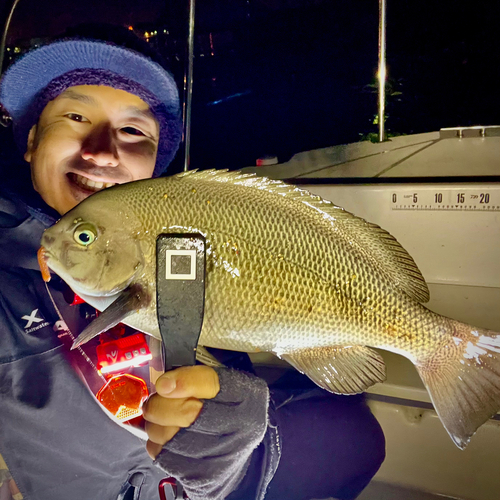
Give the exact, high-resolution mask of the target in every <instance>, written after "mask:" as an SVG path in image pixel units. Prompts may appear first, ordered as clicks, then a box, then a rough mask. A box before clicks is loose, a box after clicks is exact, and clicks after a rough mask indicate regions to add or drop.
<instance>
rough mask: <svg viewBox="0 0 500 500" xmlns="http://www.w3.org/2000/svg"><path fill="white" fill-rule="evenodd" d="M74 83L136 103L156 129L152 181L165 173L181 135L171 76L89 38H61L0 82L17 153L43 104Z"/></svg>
mask: <svg viewBox="0 0 500 500" xmlns="http://www.w3.org/2000/svg"><path fill="white" fill-rule="evenodd" d="M76 85H105V86H107V87H112V88H115V89H119V90H124V91H126V92H129V93H130V94H134V95H136V96H137V97H139V98H140V99H142V100H143V101H144V102H145V103H146V104H147V105H148V106H149V108H150V110H151V112H152V113H153V115H154V116H155V118H156V119H157V120H158V124H159V129H160V139H159V144H158V153H157V158H156V166H155V170H154V172H153V177H158V176H159V175H161V174H162V173H163V172H164V171H165V170H166V169H167V167H168V165H169V164H170V162H171V161H172V159H173V157H174V155H175V153H176V151H177V149H178V147H179V143H180V139H181V131H182V126H181V125H182V122H181V119H180V104H179V95H178V91H177V86H176V84H175V81H174V79H173V77H172V75H171V74H170V73H168V72H167V71H165V69H163V68H162V67H161V66H160V65H159V64H157V63H155V62H153V61H151V60H150V59H148V58H147V57H145V56H144V55H142V54H139V53H137V52H135V51H132V50H130V49H125V48H123V47H119V46H116V45H112V44H109V43H103V42H96V41H90V40H65V41H61V42H56V43H52V44H49V45H46V46H44V47H41V48H39V49H36V50H34V51H31V52H29V53H28V54H26V55H25V56H24V57H23V58H21V59H20V60H19V61H17V62H16V63H14V64H13V65H12V66H11V67H10V68H9V70H8V71H7V72H6V73H5V75H4V77H3V78H2V80H1V81H0V103H1V105H2V107H3V108H4V110H5V111H7V112H8V114H9V115H10V117H11V118H12V122H13V127H14V137H15V140H16V143H17V146H18V148H19V149H20V151H21V152H24V150H25V149H26V144H27V138H28V133H29V130H30V129H31V127H32V126H33V125H35V124H36V123H37V121H38V118H39V117H40V114H41V113H42V111H43V109H44V108H45V106H46V105H47V104H48V103H49V102H50V101H51V100H53V99H55V98H56V97H57V96H58V95H59V94H61V93H62V92H64V91H65V90H66V89H68V88H69V87H73V86H76Z"/></svg>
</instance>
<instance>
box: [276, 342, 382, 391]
mask: <svg viewBox="0 0 500 500" xmlns="http://www.w3.org/2000/svg"><path fill="white" fill-rule="evenodd" d="M280 357H281V358H282V359H284V360H285V361H288V363H290V364H291V365H292V366H293V367H294V368H296V369H297V370H299V372H301V373H303V374H305V375H307V376H308V377H309V378H310V379H311V380H312V381H313V382H315V383H316V384H318V385H319V386H320V387H322V388H323V389H326V390H327V391H330V392H334V393H336V394H359V393H360V392H364V391H365V390H366V389H368V387H371V386H372V385H373V384H376V383H377V382H384V381H385V364H384V360H383V359H382V357H381V356H380V354H378V353H377V352H376V351H374V350H373V349H370V348H369V347H364V346H359V345H358V346H347V347H346V346H328V347H316V348H311V349H301V350H298V351H294V352H291V353H288V354H281V355H280Z"/></svg>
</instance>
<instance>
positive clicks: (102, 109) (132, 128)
mask: <svg viewBox="0 0 500 500" xmlns="http://www.w3.org/2000/svg"><path fill="white" fill-rule="evenodd" d="M0 103H1V105H2V110H3V114H4V118H5V117H7V118H9V119H10V121H11V123H12V125H13V127H12V131H13V138H14V140H15V142H16V143H17V146H18V149H19V152H21V153H22V155H23V156H24V160H25V161H26V162H27V163H25V164H24V165H22V164H17V165H15V167H14V166H13V165H9V166H8V167H7V168H8V170H9V173H10V177H11V178H15V177H16V175H15V174H16V172H17V174H18V176H19V178H20V179H21V178H23V175H22V174H23V171H24V170H25V169H27V168H28V167H29V169H30V172H31V181H32V182H31V183H29V182H25V183H24V184H23V183H22V182H17V183H15V182H14V183H13V184H12V186H9V185H7V183H3V184H2V185H1V186H0V191H1V192H0V282H1V283H2V287H1V288H0V380H1V381H2V390H1V391H0V421H1V425H0V497H1V498H2V499H5V498H13V499H15V500H19V499H22V498H26V499H28V498H33V499H35V498H36V499H40V500H48V499H50V500H57V499H68V498H69V499H71V500H79V499H82V500H83V499H89V498H92V499H103V500H129V499H130V500H132V499H136V500H137V499H144V500H156V499H157V498H159V496H158V495H159V493H158V491H159V484H160V482H161V480H162V479H163V478H164V477H165V475H173V476H175V477H177V478H179V479H181V480H182V484H183V485H184V487H185V488H186V490H187V491H188V492H189V495H190V497H191V498H192V499H193V500H196V499H201V498H204V499H205V498H206V499H214V500H219V499H222V498H224V497H226V496H227V495H228V494H229V493H231V492H232V491H233V490H235V489H236V487H237V485H238V483H239V482H240V481H241V479H242V477H243V476H244V474H245V472H246V470H247V467H248V460H249V457H250V455H251V453H252V451H253V450H254V449H255V448H256V447H257V446H258V445H259V444H260V443H261V441H262V439H263V438H264V435H265V433H266V431H267V422H268V421H267V410H268V399H269V391H268V389H267V386H266V384H265V383H264V382H263V381H261V380H259V379H257V378H255V377H251V376H249V375H244V374H239V373H236V372H231V371H229V370H222V369H220V370H218V371H215V370H213V369H212V368H208V367H205V366H195V367H186V368H183V369H178V370H174V371H172V372H169V373H168V374H165V375H164V376H162V377H160V378H159V379H158V381H157V385H156V390H157V392H156V394H154V395H153V396H151V397H150V398H149V400H148V401H147V403H146V404H145V406H144V418H145V420H146V432H147V434H148V437H149V440H148V442H147V443H144V442H141V441H140V440H138V439H137V437H136V436H135V435H134V434H132V433H130V432H128V431H127V430H124V429H123V428H121V427H119V426H117V425H116V423H114V422H113V421H112V420H111V419H110V418H108V416H107V415H106V413H105V412H104V411H103V410H102V409H101V408H100V406H99V404H98V402H97V400H96V398H95V397H94V395H93V393H92V392H91V391H89V390H88V389H87V388H86V387H89V388H91V389H92V390H93V391H94V393H95V392H96V391H97V390H98V389H99V388H100V387H101V386H102V385H103V380H102V376H100V375H99V373H98V372H97V370H96V368H95V364H94V361H92V359H94V358H95V353H96V345H89V346H88V347H86V349H87V353H86V354H85V355H83V356H82V354H81V353H80V352H78V351H70V343H68V342H67V341H65V338H68V337H70V336H72V335H73V334H75V336H76V335H77V334H78V333H79V332H80V331H81V330H82V329H83V328H84V327H85V326H86V324H87V323H88V319H86V318H91V317H92V316H93V314H94V313H95V311H93V310H92V308H90V307H89V306H86V305H80V306H78V305H76V306H70V305H69V304H68V302H67V301H66V300H65V296H66V297H67V296H68V293H67V292H68V289H67V288H65V285H64V283H62V282H61V281H60V280H59V279H57V277H54V279H53V280H52V281H51V283H50V287H51V289H50V294H48V293H47V290H45V289H44V285H43V282H42V281H41V278H40V272H39V269H37V267H38V266H37V261H36V251H37V247H38V246H39V242H40V238H41V235H42V233H43V231H44V229H45V228H46V227H48V226H50V225H51V224H53V223H54V222H55V220H57V218H58V217H59V215H61V214H64V213H66V212H67V211H69V210H70V209H72V208H73V207H75V206H76V205H77V204H78V203H79V202H80V201H82V200H84V199H85V198H87V197H88V196H90V195H92V194H93V193H95V192H96V191H99V190H101V189H106V188H108V187H111V186H114V185H115V184H121V183H125V182H132V181H136V180H140V179H147V178H151V177H157V176H159V175H161V173H162V172H164V171H165V169H166V168H167V166H168V164H169V163H170V161H171V160H172V158H173V156H174V154H175V152H176V150H177V148H178V145H179V141H180V135H181V121H180V118H179V115H180V107H179V97H178V92H177V88H176V85H175V82H174V80H173V78H172V76H171V75H170V74H169V73H168V72H167V71H165V70H164V69H163V68H162V67H161V66H160V65H159V64H157V63H155V62H153V61H152V60H150V59H148V58H147V57H145V56H143V55H142V54H141V53H139V52H136V51H134V50H129V49H125V48H123V47H121V46H118V45H114V44H111V43H104V42H99V41H95V40H87V39H86V40H82V39H78V40H76V39H73V40H64V41H58V42H55V43H52V44H49V45H46V46H44V47H42V48H40V49H37V50H34V51H32V52H30V53H28V54H27V55H25V56H24V57H23V58H21V59H20V60H19V61H17V62H16V63H15V64H14V65H13V66H11V67H10V68H9V70H8V71H7V73H6V74H5V75H4V76H3V78H2V80H1V81H0ZM28 164H29V165H28ZM6 177H8V176H6ZM52 299H54V301H55V302H54V303H53V302H52ZM70 300H71V296H70ZM96 384H97V385H96ZM206 401H210V405H208V404H207V403H206ZM228 403H230V404H231V405H232V408H233V411H232V416H231V419H228V418H225V417H224V416H225V415H226V410H225V408H226V405H227V404H228ZM183 428H189V430H190V432H189V433H188V434H182V432H180V431H181V429H183ZM207 429H210V434H209V436H208V437H207ZM219 434H220V435H219ZM214 438H216V440H215V441H214ZM167 445H171V446H172V447H173V449H172V450H167V449H166V447H167ZM221 453H222V457H221ZM155 458H156V459H157V460H156V462H153V460H154V459H155ZM152 459H153V460H152Z"/></svg>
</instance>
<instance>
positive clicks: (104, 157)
mask: <svg viewBox="0 0 500 500" xmlns="http://www.w3.org/2000/svg"><path fill="white" fill-rule="evenodd" d="M81 155H82V158H83V159H84V160H87V161H90V162H92V163H94V164H96V165H97V166H99V167H117V166H118V163H119V157H118V149H117V147H116V143H115V134H114V131H113V130H112V128H111V127H110V126H109V125H102V126H100V127H97V128H95V129H94V130H92V132H91V133H90V134H89V135H88V136H87V137H86V138H85V140H84V141H83V143H82V149H81Z"/></svg>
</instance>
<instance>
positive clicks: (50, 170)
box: [24, 85, 160, 214]
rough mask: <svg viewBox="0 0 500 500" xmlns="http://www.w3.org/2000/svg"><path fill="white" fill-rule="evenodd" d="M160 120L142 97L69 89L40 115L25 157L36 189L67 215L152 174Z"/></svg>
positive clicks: (102, 89) (88, 88)
mask: <svg viewBox="0 0 500 500" xmlns="http://www.w3.org/2000/svg"><path fill="white" fill-rule="evenodd" d="M159 133H160V131H159V126H158V121H157V120H156V118H155V117H154V115H153V114H152V113H151V111H150V109H149V106H148V105H147V104H146V103H145V102H144V101H143V100H142V99H140V98H139V97H137V96H135V95H133V94H130V93H128V92H125V91H124V90H117V89H114V88H111V87H105V86H97V85H79V86H75V87H71V88H69V89H67V90H65V91H64V92H62V93H61V94H60V95H58V96H57V97H56V98H55V99H54V100H52V101H50V102H49V103H48V104H47V106H46V107H45V108H44V110H43V111H42V114H41V115H40V118H39V120H38V123H37V124H36V125H33V127H32V128H31V130H30V132H29V136H28V144H27V151H26V153H25V155H24V158H25V160H26V161H27V162H29V163H30V164H31V170H32V179H33V185H34V187H35V189H36V190H37V191H38V192H39V193H43V194H45V201H46V203H47V204H48V205H50V206H51V207H52V208H54V209H55V210H57V211H58V212H59V213H61V214H63V213H65V212H67V211H68V210H70V209H71V208H73V207H74V206H75V205H76V204H77V203H79V202H80V201H82V200H83V199H84V198H86V197H87V196H89V195H91V194H92V193H94V192H96V191H99V190H101V189H103V188H107V187H111V186H114V185H115V184H121V183H124V182H131V181H135V180H139V179H147V178H150V177H151V176H152V175H153V171H154V168H155V163H156V152H157V149H158V141H159Z"/></svg>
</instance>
